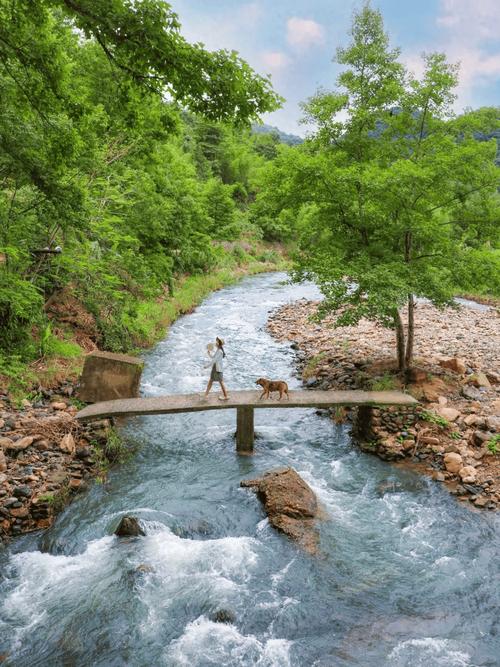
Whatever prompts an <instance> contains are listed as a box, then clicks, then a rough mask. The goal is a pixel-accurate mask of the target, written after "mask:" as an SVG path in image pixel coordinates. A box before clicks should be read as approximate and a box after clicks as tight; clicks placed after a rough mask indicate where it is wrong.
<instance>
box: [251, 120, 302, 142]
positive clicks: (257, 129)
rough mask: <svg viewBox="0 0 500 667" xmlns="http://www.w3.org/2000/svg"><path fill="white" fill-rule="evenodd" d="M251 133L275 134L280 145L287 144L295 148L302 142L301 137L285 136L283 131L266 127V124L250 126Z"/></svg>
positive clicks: (269, 126)
mask: <svg viewBox="0 0 500 667" xmlns="http://www.w3.org/2000/svg"><path fill="white" fill-rule="evenodd" d="M252 132H253V133H254V134H277V135H278V136H279V138H280V141H281V143H283V144H288V145H289V146H297V145H298V144H301V143H302V142H303V141H304V139H302V137H298V136H297V135H296V134H287V133H286V132H283V130H280V129H279V127H274V126H273V125H266V123H263V124H262V125H257V123H254V124H253V125H252Z"/></svg>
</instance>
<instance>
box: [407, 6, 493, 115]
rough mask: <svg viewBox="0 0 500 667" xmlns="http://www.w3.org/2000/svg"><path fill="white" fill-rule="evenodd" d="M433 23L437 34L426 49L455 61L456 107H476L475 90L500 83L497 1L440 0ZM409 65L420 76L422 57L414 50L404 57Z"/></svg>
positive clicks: (460, 108)
mask: <svg viewBox="0 0 500 667" xmlns="http://www.w3.org/2000/svg"><path fill="white" fill-rule="evenodd" d="M436 25H437V26H438V27H439V28H440V29H441V30H440V37H438V38H437V39H436V40H435V41H434V42H433V43H432V44H429V45H427V46H426V49H425V50H426V51H429V52H430V51H442V52H444V53H445V54H446V57H447V60H448V61H449V62H451V63H458V64H459V66H460V69H459V73H458V75H459V84H458V87H457V88H456V91H455V92H456V94H457V102H456V104H455V108H456V110H457V111H461V110H462V109H463V107H465V106H476V105H475V103H474V97H475V95H474V89H475V88H477V87H485V86H491V87H493V86H498V85H499V83H500V6H499V4H498V0H475V1H474V2H471V0H441V1H440V13H439V15H438V16H437V18H436ZM404 60H405V62H406V64H407V66H408V68H409V69H410V70H411V71H412V72H413V73H414V74H415V75H416V76H421V75H422V73H423V70H424V67H423V61H422V59H421V58H420V57H419V56H418V55H417V54H415V53H407V54H405V58H404Z"/></svg>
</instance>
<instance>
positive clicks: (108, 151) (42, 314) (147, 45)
mask: <svg viewBox="0 0 500 667" xmlns="http://www.w3.org/2000/svg"><path fill="white" fill-rule="evenodd" d="M0 62H1V63H2V65H1V67H0V332H1V336H0V373H1V372H2V370H1V369H2V368H5V369H12V368H17V367H18V364H19V363H21V362H22V361H23V360H30V359H34V358H37V357H39V356H46V355H50V354H53V353H58V354H60V355H61V356H72V354H73V353H74V352H75V350H74V348H72V347H71V345H72V344H71V342H69V341H65V340H64V335H61V332H56V333H57V335H55V333H54V331H53V330H52V329H51V326H50V324H49V320H48V315H49V314H50V308H51V304H52V303H53V302H54V300H55V301H57V295H60V294H65V293H69V294H71V296H72V298H75V299H76V300H77V302H78V303H79V304H82V305H83V308H84V309H85V310H86V311H88V312H89V313H90V314H91V315H90V319H92V318H93V319H92V321H93V323H94V325H95V326H94V325H93V327H94V328H93V330H92V332H91V333H89V335H90V336H91V337H93V338H94V340H96V341H97V342H98V343H99V345H100V346H102V347H104V348H107V349H111V350H123V349H127V348H129V347H130V346H131V345H133V344H134V340H135V338H136V336H137V334H138V332H139V331H140V330H141V327H142V326H143V323H144V321H145V314H144V307H143V305H142V304H144V303H148V304H155V302H156V301H160V300H161V299H162V297H164V296H165V295H166V294H172V293H173V291H174V286H175V282H176V280H179V279H180V278H181V277H182V276H184V275H185V274H197V273H200V274H201V273H205V272H207V271H210V270H212V269H214V268H217V267H218V266H219V265H220V264H221V263H223V262H224V258H225V256H226V254H227V253H226V251H225V250H224V249H223V247H222V245H221V244H224V243H225V242H231V241H233V240H234V239H236V238H238V237H239V236H241V235H248V234H250V235H253V236H254V237H258V236H259V235H260V229H259V228H258V227H256V226H255V225H254V224H252V223H251V222H249V221H248V216H247V207H248V204H249V202H250V201H251V199H252V198H253V197H254V192H255V187H256V186H255V182H256V175H257V174H258V172H259V171H260V169H261V168H262V167H263V165H264V164H265V163H266V161H267V160H268V159H269V158H268V157H266V156H264V155H262V154H261V152H259V150H258V147H259V146H260V144H261V141H262V140H261V139H260V138H257V137H254V136H252V135H251V134H250V130H249V129H248V127H246V126H245V123H247V122H249V121H251V120H254V119H256V118H258V115H259V114H260V113H261V112H263V111H267V110H271V109H273V108H276V107H277V106H278V105H279V103H280V98H279V97H278V96H277V95H276V94H275V93H274V92H273V91H272V88H271V86H270V83H269V81H268V80H267V79H264V78H262V77H260V76H258V75H257V74H255V72H253V71H252V70H251V69H250V67H249V66H248V65H247V64H246V63H245V62H243V61H242V60H241V59H240V58H238V56H237V55H236V54H235V53H228V52H225V51H219V52H215V53H212V52H209V51H207V50H206V49H204V48H203V47H202V46H201V45H192V44H189V43H188V42H187V41H186V40H185V39H184V38H183V37H182V35H181V33H180V26H179V21H178V18H177V16H176V15H175V13H174V12H173V11H172V9H171V7H170V5H169V4H168V3H166V2H163V0H161V1H160V0H139V1H138V2H133V3H132V2H128V0H112V1H111V2H108V1H107V0H106V1H104V0H102V1H101V0H98V1H94V0H92V1H90V0H43V1H42V0H40V1H37V2H28V0H0ZM200 113H201V114H203V115H204V116H203V117H201V116H199V115H196V114H200ZM71 317H73V316H70V317H69V319H68V318H67V319H68V323H69V325H71V321H70V320H71ZM9 360H10V361H9Z"/></svg>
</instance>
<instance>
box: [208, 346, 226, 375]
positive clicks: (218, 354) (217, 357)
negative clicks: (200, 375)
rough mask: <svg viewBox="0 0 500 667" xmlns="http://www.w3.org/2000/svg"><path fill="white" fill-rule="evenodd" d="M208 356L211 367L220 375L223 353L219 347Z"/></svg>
mask: <svg viewBox="0 0 500 667" xmlns="http://www.w3.org/2000/svg"><path fill="white" fill-rule="evenodd" d="M209 354H210V353H209ZM210 356H211V357H212V365H213V366H215V370H216V371H217V372H218V373H222V365H223V359H224V352H223V351H222V350H221V349H220V347H218V348H217V350H216V351H215V352H214V354H213V355H212V354H210Z"/></svg>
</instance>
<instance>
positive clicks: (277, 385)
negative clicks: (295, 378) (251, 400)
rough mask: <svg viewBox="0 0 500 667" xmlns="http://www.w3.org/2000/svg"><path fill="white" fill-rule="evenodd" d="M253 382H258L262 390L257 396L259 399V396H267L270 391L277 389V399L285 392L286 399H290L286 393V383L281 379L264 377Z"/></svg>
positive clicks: (279, 399)
mask: <svg viewBox="0 0 500 667" xmlns="http://www.w3.org/2000/svg"><path fill="white" fill-rule="evenodd" d="M255 384H260V386H261V387H262V389H263V390H264V391H263V392H262V394H261V395H260V396H259V400H260V399H261V398H269V394H270V393H271V392H272V391H279V393H280V396H279V398H278V401H281V399H282V398H283V396H284V395H285V394H286V397H287V399H288V400H290V396H289V395H288V385H287V383H286V382H284V381H283V380H266V378H259V379H258V380H256V381H255Z"/></svg>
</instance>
